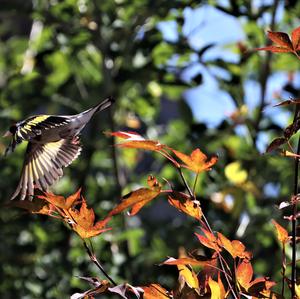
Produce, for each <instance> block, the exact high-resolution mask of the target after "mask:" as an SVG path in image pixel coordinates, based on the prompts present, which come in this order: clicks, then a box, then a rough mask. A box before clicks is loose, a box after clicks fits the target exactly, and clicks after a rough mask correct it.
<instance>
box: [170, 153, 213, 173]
mask: <svg viewBox="0 0 300 299" xmlns="http://www.w3.org/2000/svg"><path fill="white" fill-rule="evenodd" d="M172 151H173V153H174V154H175V155H176V156H177V157H178V158H179V159H180V160H181V161H182V162H183V163H184V164H183V165H182V166H183V167H185V168H188V169H190V170H192V171H194V172H196V173H200V172H202V171H208V170H210V169H211V167H212V166H213V165H214V164H216V163H217V161H218V157H217V156H213V157H211V158H210V159H208V158H207V156H206V155H205V154H204V153H202V152H201V150H200V149H199V148H197V149H195V150H194V151H193V152H192V153H191V155H190V156H188V155H185V154H183V153H181V152H179V151H176V150H174V149H172Z"/></svg>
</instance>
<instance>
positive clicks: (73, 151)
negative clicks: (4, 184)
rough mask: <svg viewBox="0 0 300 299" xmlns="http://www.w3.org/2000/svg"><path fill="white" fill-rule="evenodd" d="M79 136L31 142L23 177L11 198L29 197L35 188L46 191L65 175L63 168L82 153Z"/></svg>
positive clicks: (22, 198)
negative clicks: (45, 141)
mask: <svg viewBox="0 0 300 299" xmlns="http://www.w3.org/2000/svg"><path fill="white" fill-rule="evenodd" d="M80 152H81V146H80V144H79V138H78V137H74V138H70V139H61V140H59V141H56V142H49V143H45V144H38V143H32V142H29V143H28V146H27V151H26V156H25V162H24V165H23V170H22V174H21V178H20V181H19V184H18V186H17V189H16V191H15V193H14V194H13V195H12V197H11V199H14V198H16V197H17V196H18V195H20V199H21V200H24V199H25V198H26V197H28V198H29V199H30V198H31V197H32V196H33V195H34V188H38V189H41V190H43V191H46V190H47V188H48V187H49V186H51V185H52V184H53V183H54V182H55V181H56V180H57V179H58V178H60V177H61V176H62V175H63V170H62V169H63V168H64V167H66V166H68V165H69V164H71V163H72V161H74V160H75V159H76V158H77V157H78V156H79V154H80Z"/></svg>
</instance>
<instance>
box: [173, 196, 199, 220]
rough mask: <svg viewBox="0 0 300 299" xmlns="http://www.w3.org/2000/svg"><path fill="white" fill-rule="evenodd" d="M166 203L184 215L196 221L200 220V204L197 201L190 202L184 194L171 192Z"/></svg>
mask: <svg viewBox="0 0 300 299" xmlns="http://www.w3.org/2000/svg"><path fill="white" fill-rule="evenodd" d="M174 196H176V197H174ZM168 201H169V203H170V204H171V205H172V206H173V207H175V208H177V209H178V210H179V211H181V212H183V213H186V214H187V215H189V216H192V217H193V218H195V219H197V220H200V219H201V217H202V215H203V214H202V210H201V207H200V203H199V202H198V201H195V200H191V198H190V197H189V196H188V195H186V194H184V193H181V192H173V193H172V195H170V196H168Z"/></svg>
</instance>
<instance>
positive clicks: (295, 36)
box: [292, 26, 300, 51]
mask: <svg viewBox="0 0 300 299" xmlns="http://www.w3.org/2000/svg"><path fill="white" fill-rule="evenodd" d="M292 43H293V47H294V50H295V51H299V50H300V26H299V27H297V28H296V29H294V30H293V31H292Z"/></svg>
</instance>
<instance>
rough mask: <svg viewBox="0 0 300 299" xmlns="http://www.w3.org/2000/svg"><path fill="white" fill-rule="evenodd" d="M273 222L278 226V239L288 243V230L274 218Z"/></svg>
mask: <svg viewBox="0 0 300 299" xmlns="http://www.w3.org/2000/svg"><path fill="white" fill-rule="evenodd" d="M272 223H273V225H274V226H275V228H276V232H277V239H278V240H279V241H280V242H281V243H283V244H284V243H287V242H288V241H289V234H288V232H287V230H286V229H285V228H283V227H282V226H281V225H280V224H278V223H277V222H276V221H275V220H274V219H273V220H272Z"/></svg>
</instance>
